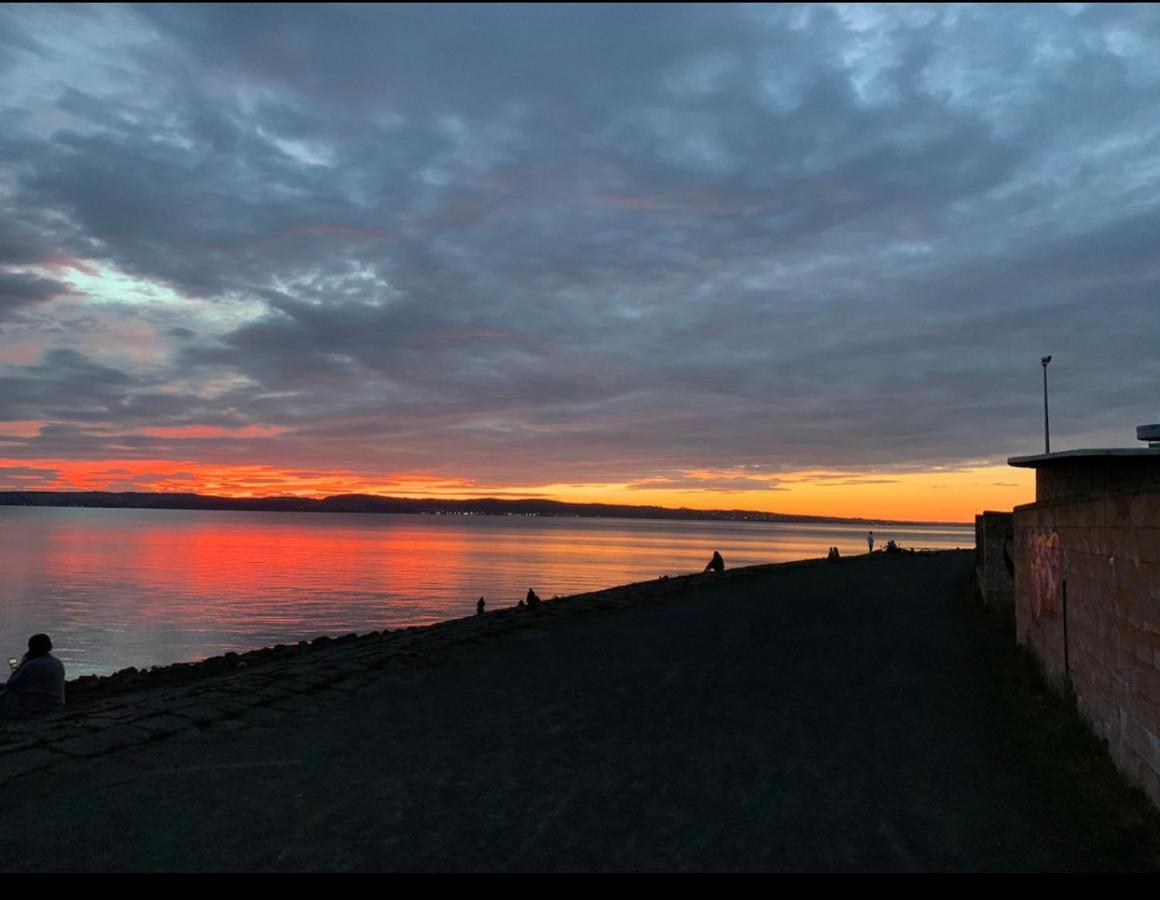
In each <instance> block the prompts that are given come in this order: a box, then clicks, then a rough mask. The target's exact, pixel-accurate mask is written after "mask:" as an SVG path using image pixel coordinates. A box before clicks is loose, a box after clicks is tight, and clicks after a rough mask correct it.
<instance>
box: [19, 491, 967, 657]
mask: <svg viewBox="0 0 1160 900" xmlns="http://www.w3.org/2000/svg"><path fill="white" fill-rule="evenodd" d="M865 534H866V533H865V530H864V529H861V528H851V527H844V526H818V525H772V524H765V523H755V522H652V521H639V520H632V521H629V520H618V519H551V518H515V517H510V518H509V517H491V516H471V517H461V516H405V515H358V514H328V513H261V512H252V513H251V512H195V511H184V510H128V509H111V510H107V509H38V508H25V507H12V506H0V573H2V575H0V579H2V580H0V649H5V648H7V649H6V652H5V654H4V656H3V658H7V657H8V656H19V655H20V654H21V653H22V652H23V651H24V649H25V645H26V642H27V640H28V636H29V635H30V634H33V633H35V632H38V631H45V632H48V633H49V634H50V635H51V636H52V638H53V641H54V643H55V644H56V651H55V652H56V654H57V655H58V656H60V658H61V659H63V660H64V663H65V666H66V667H67V669H68V673H69V676H70V677H74V676H76V675H82V674H87V673H98V674H107V673H109V672H113V671H115V670H117V669H120V668H124V667H125V666H129V665H134V666H138V667H141V666H150V665H160V664H164V663H170V662H177V661H180V660H194V659H202V658H205V657H207V656H214V655H217V654H219V653H222V652H225V651H227V650H236V651H242V650H249V649H253V648H256V647H261V646H268V645H271V644H276V643H292V642H295V641H299V640H302V639H304V638H305V639H310V638H314V637H317V636H318V635H320V634H331V635H336V634H345V633H347V632H351V631H357V632H363V631H371V630H377V629H380V628H383V627H389V628H396V627H400V626H403V625H421V624H425V623H429V622H434V621H438V620H441V619H448V618H457V617H459V616H464V615H469V614H471V613H473V612H474V611H475V601H476V600H477V599H478V598H479V596H480V595H481V594H482V595H484V596H485V597H486V598H487V604H488V607H489V608H491V609H494V608H498V607H503V606H513V605H515V604H516V603H517V602H518V600H519V599H520V598H521V597H522V596H523V595H524V594H525V593H526V592H527V589H528V588H529V587H535V589H536V592H537V593H538V594H539V595H540V596H541V597H543V598H545V599H550V598H551V597H552V596H553V595H560V596H563V595H565V594H573V593H577V592H581V591H587V590H594V589H598V588H604V587H611V586H613V585H618V584H625V583H628V582H633V581H644V580H647V579H652V578H656V577H657V576H659V575H661V574H662V573H663V574H670V575H676V574H683V573H687V572H696V571H700V570H701V569H702V568H704V566H705V563H706V562H708V560H709V557H710V556H711V555H712V552H713V550H720V551H721V554H722V556H724V558H725V563H726V565H727V566H730V567H732V566H742V565H752V564H755V563H768V562H782V561H786V560H793V559H804V558H807V557H817V556H824V555H825V552H826V550H827V548H829V547H830V546H831V545H836V546H837V547H838V549H839V550H840V551H841V552H842V553H843V555H849V554H851V553H864V552H865V551H866V541H865ZM874 535H875V539H876V541H877V543H876V546H883V545H884V544H885V543H886V541H887V540H889V539H891V538H893V539H894V540H895V541H897V542H898V543H899V544H900V545H901V546H904V547H911V546H913V547H935V548H947V547H971V546H973V545H974V529H973V528H963V527H926V528H888V527H882V528H881V529H875V531H874Z"/></svg>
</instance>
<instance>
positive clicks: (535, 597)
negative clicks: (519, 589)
mask: <svg viewBox="0 0 1160 900" xmlns="http://www.w3.org/2000/svg"><path fill="white" fill-rule="evenodd" d="M527 600H528V609H535V608H536V607H538V606H539V605H540V604H541V603H542V602H543V601H542V600H541V599H540V595H539V594H537V593H536V592H535V591H533V590H532V589H531V588H528V597H527Z"/></svg>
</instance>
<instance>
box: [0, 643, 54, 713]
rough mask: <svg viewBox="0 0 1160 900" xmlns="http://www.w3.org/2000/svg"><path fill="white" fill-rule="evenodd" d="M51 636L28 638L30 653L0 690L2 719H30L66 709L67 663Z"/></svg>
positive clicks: (26, 654) (25, 655)
mask: <svg viewBox="0 0 1160 900" xmlns="http://www.w3.org/2000/svg"><path fill="white" fill-rule="evenodd" d="M51 650H52V640H51V639H50V638H49V636H48V635H47V634H34V635H33V636H32V637H30V638H29V639H28V652H27V653H25V654H24V658H23V659H21V660H20V664H19V665H18V666H17V667H16V669H15V670H14V671H13V672H12V674H11V675H9V676H8V683H7V684H6V685H4V687H3V688H0V719H27V718H30V717H32V716H37V715H41V714H43V713H50V712H53V711H55V710H58V709H60V708H61V707H62V706H64V664H63V663H62V662H61V661H60V660H59V659H57V658H56V657H55V656H53V655H52V653H51V652H50V651H51Z"/></svg>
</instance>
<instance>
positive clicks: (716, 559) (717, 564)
mask: <svg viewBox="0 0 1160 900" xmlns="http://www.w3.org/2000/svg"><path fill="white" fill-rule="evenodd" d="M705 571H706V572H709V571H713V572H724V571H725V560H724V559H722V558H721V554H720V553H718V552H717V551H716V550H714V551H713V558H712V559H711V560H709V565H707V566H705Z"/></svg>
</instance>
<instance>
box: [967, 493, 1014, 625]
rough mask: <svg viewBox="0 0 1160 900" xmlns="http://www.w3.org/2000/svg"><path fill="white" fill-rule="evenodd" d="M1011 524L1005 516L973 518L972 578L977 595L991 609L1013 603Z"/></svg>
mask: <svg viewBox="0 0 1160 900" xmlns="http://www.w3.org/2000/svg"><path fill="white" fill-rule="evenodd" d="M1013 529H1014V521H1013V516H1012V514H1011V513H1009V512H991V511H987V512H984V513H983V514H982V515H979V516H975V577H976V578H977V579H978V581H979V593H980V594H982V596H983V600H984V602H986V603H989V604H991V605H996V604H1000V603H1012V602H1014V599H1015V540H1014V530H1013Z"/></svg>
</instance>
